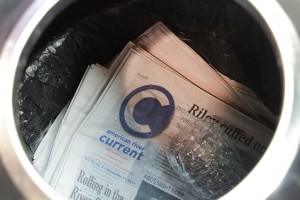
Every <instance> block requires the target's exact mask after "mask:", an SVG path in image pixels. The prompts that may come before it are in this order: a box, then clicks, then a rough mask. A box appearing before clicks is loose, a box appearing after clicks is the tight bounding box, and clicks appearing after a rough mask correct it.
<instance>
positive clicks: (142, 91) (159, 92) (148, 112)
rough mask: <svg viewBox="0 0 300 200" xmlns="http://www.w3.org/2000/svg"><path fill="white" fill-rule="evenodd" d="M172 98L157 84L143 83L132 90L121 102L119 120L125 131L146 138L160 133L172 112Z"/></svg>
mask: <svg viewBox="0 0 300 200" xmlns="http://www.w3.org/2000/svg"><path fill="white" fill-rule="evenodd" d="M174 108H175V105H174V99H173V97H172V95H171V94H170V93H169V91H168V90H166V89H165V88H163V87H161V86H158V85H145V86H142V87H139V88H137V89H135V90H133V91H132V92H131V93H129V94H128V95H127V97H126V98H125V99H124V101H123V102H122V104H121V108H120V113H119V117H120V122H121V125H122V127H123V128H124V130H125V131H127V132H128V133H129V134H132V135H134V136H136V137H142V138H148V137H154V136H156V135H158V134H159V133H161V132H162V131H163V130H164V129H165V128H166V127H167V126H168V125H169V123H170V120H171V117H172V115H173V113H174Z"/></svg>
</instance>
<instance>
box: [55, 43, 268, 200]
mask: <svg viewBox="0 0 300 200" xmlns="http://www.w3.org/2000/svg"><path fill="white" fill-rule="evenodd" d="M203 119H212V120H215V121H216V125H217V126H218V127H219V129H218V130H219V131H220V132H221V133H222V134H223V136H224V135H225V136H226V137H227V138H230V140H231V141H233V143H234V144H235V148H236V149H238V150H239V151H241V152H243V153H244V154H245V155H246V156H249V157H251V158H252V160H251V159H250V160H249V161H248V162H251V161H253V162H256V161H257V160H258V159H259V158H260V156H261V155H262V154H263V152H264V150H265V148H266V146H267V145H268V143H269V141H270V139H271V136H272V131H271V130H269V129H268V128H266V127H264V126H262V125H261V124H259V123H257V122H256V121H254V120H252V119H251V118H249V117H247V116H245V115H244V114H242V113H241V112H239V111H237V110H235V109H233V108H232V107H230V106H228V105H227V104H225V103H224V102H222V101H220V100H219V99H217V98H215V97H214V96H212V95H210V94H209V93H207V92H205V91H203V90H202V89H200V88H199V87H196V86H195V85H194V84H192V83H191V82H189V81H188V80H187V79H185V78H184V77H182V76H180V75H178V74H177V73H175V72H174V71H173V70H172V69H171V68H169V67H168V66H166V65H162V63H161V62H160V61H158V60H156V59H155V58H154V57H153V56H151V55H150V54H148V53H146V52H144V51H142V50H141V49H139V48H137V47H136V48H132V49H131V50H129V52H128V53H127V54H126V56H125V58H124V59H123V62H121V64H120V67H119V69H118V70H117V72H116V74H115V76H114V77H113V78H112V79H111V81H110V83H109V84H108V86H107V87H106V89H105V91H104V92H103V94H102V95H101V97H100V98H99V100H98V102H97V103H96V105H95V107H94V108H93V110H92V111H91V112H90V114H89V115H88V117H87V118H86V119H85V120H84V122H83V123H82V124H81V126H80V127H79V129H78V130H77V131H76V132H75V134H74V137H73V138H72V141H71V144H70V145H69V148H68V151H66V152H65V155H66V156H65V158H64V160H63V162H62V167H61V169H60V171H59V174H58V176H57V179H56V181H55V182H54V184H53V187H54V189H55V190H57V191H58V192H59V193H60V194H61V195H62V196H63V197H65V198H68V199H97V200H108V199H118V200H121V199H122V200H123V199H137V200H139V199H143V200H144V199H151V198H156V199H191V200H192V199H199V198H201V196H200V194H199V193H198V192H196V190H195V189H194V188H193V187H191V186H190V185H189V184H188V183H186V182H184V181H183V180H182V179H181V178H180V177H179V176H178V175H177V174H176V173H175V171H174V170H173V168H172V166H170V164H169V162H168V159H167V156H168V155H167V152H168V151H169V148H170V144H171V142H172V140H173V139H174V137H176V136H177V135H178V134H183V135H184V134H185V133H186V132H185V131H184V129H185V128H186V127H190V126H192V124H193V123H194V122H197V121H199V120H200V121H201V120H203ZM208 167H209V166H208ZM232 170H237V171H238V170H239V169H238V168H236V169H232Z"/></svg>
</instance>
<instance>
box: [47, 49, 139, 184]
mask: <svg viewBox="0 0 300 200" xmlns="http://www.w3.org/2000/svg"><path fill="white" fill-rule="evenodd" d="M132 46H133V44H132V43H129V44H128V45H127V46H126V47H125V48H124V50H123V51H125V52H127V50H128V49H129V48H131V47H132ZM122 58H123V53H122V52H121V53H120V55H119V60H121V59H122ZM119 60H114V61H113V62H112V64H111V66H110V67H109V70H108V71H107V70H106V71H103V67H99V66H96V65H95V66H93V67H91V68H90V69H89V70H88V72H87V76H88V77H87V78H86V79H84V80H83V82H82V84H81V86H80V89H79V90H78V91H77V92H76V94H75V96H74V98H73V99H72V102H71V105H70V107H69V109H68V111H67V114H66V116H65V118H64V120H63V122H62V125H61V126H60V129H59V132H58V134H57V137H56V139H55V143H54V146H53V149H52V151H51V154H50V158H49V163H48V165H47V166H46V169H45V170H44V173H43V174H42V176H43V178H44V179H45V180H46V181H47V182H48V183H49V185H50V186H52V184H53V181H54V180H55V179H56V172H57V171H59V168H60V167H61V159H63V157H64V155H65V151H66V150H67V149H68V147H69V144H70V141H71V139H72V137H73V134H74V133H75V132H76V130H77V128H78V127H79V126H80V124H81V122H82V121H83V120H84V119H85V117H86V116H87V115H88V114H89V112H90V111H91V110H92V108H93V107H94V105H95V103H96V102H97V100H98V98H99V96H100V95H101V93H102V92H103V90H104V88H105V86H106V85H107V83H108V81H109V79H110V78H111V77H112V76H113V74H114V73H115V71H116V70H117V67H118V66H119V63H118V62H119Z"/></svg>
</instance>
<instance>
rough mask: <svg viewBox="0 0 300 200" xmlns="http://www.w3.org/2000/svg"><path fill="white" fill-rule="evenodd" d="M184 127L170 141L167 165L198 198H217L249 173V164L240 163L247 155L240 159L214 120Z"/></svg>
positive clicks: (235, 149) (238, 151)
mask: <svg viewBox="0 0 300 200" xmlns="http://www.w3.org/2000/svg"><path fill="white" fill-rule="evenodd" d="M185 128H186V129H185V131H179V132H178V133H177V134H176V135H175V137H174V138H172V141H171V143H170V146H169V149H168V153H167V157H168V160H169V163H170V164H171V166H172V167H173V169H174V170H175V172H176V173H177V174H178V175H179V176H180V177H181V178H182V179H183V180H184V181H185V182H186V183H188V184H190V185H191V186H192V187H193V188H194V190H195V191H197V192H198V193H199V195H200V196H201V199H217V198H219V197H220V196H222V195H224V194H225V193H226V192H228V191H229V190H230V189H231V188H233V187H234V186H235V185H236V184H237V183H238V182H239V181H240V180H242V178H243V177H245V175H246V174H247V172H249V170H248V168H249V167H250V166H249V161H246V162H243V161H245V160H246V159H247V158H248V156H247V155H246V157H244V158H242V157H241V154H240V150H239V149H238V148H237V147H236V144H235V142H234V141H233V140H231V139H230V138H229V137H227V135H225V134H223V131H222V130H221V129H220V127H219V126H218V125H216V124H215V121H214V120H209V119H206V120H204V121H200V120H198V121H195V122H194V123H192V124H189V125H187V126H186V127H185ZM244 156H245V155H244ZM252 164H253V163H252ZM251 167H252V166H251Z"/></svg>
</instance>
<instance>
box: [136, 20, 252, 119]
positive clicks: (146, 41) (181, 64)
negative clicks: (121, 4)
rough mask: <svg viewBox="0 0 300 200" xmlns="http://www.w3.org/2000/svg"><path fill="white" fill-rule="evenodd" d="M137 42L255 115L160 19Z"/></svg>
mask: <svg viewBox="0 0 300 200" xmlns="http://www.w3.org/2000/svg"><path fill="white" fill-rule="evenodd" d="M136 44H137V45H139V46H141V47H142V48H143V49H145V50H146V51H147V52H149V53H151V54H152V55H153V56H155V57H157V58H158V59H159V60H162V61H163V62H164V63H166V64H167V65H169V66H171V67H172V68H173V69H174V70H176V71H177V72H178V73H180V74H181V75H183V76H184V77H187V78H188V79H189V80H190V81H192V82H193V83H194V84H196V85H197V86H199V87H201V88H202V89H203V90H205V91H207V92H208V93H210V94H212V95H214V96H215V97H217V98H219V99H220V100H222V101H224V102H226V103H227V104H229V105H231V106H233V107H234V108H236V109H239V110H240V111H243V112H245V113H247V114H248V115H249V114H250V115H253V116H255V115H256V114H257V113H256V111H255V110H254V109H253V108H252V106H251V105H250V104H249V103H247V101H245V99H243V98H242V97H241V96H239V95H238V94H237V93H236V92H235V91H234V90H233V89H232V88H231V87H230V86H229V84H228V83H227V82H226V81H224V79H223V78H222V77H221V76H220V75H219V74H218V73H217V71H216V70H215V69H214V68H213V67H212V66H209V65H208V64H207V63H206V62H205V61H204V60H203V58H201V57H200V56H199V55H198V54H197V53H196V52H195V51H194V50H193V49H191V48H190V47H189V46H188V45H187V44H185V43H184V42H183V41H182V40H180V39H179V38H178V37H177V36H176V35H175V34H174V33H173V32H172V31H170V30H169V29H168V28H167V27H166V26H165V25H164V24H163V23H162V22H158V23H156V24H155V25H153V26H152V27H151V28H149V29H148V30H147V31H146V32H144V33H143V34H142V35H141V36H140V37H139V38H138V39H137V40H136ZM212 83H213V84H212Z"/></svg>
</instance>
